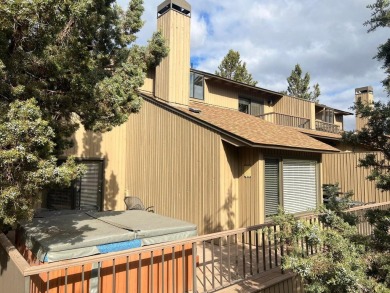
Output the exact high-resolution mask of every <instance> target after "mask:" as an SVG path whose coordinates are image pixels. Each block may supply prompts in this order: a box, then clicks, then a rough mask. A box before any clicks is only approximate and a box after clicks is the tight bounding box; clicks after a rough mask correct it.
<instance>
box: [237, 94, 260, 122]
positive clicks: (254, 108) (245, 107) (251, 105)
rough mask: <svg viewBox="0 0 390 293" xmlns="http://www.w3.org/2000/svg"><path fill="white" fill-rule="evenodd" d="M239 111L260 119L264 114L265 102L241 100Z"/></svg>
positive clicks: (239, 101)
mask: <svg viewBox="0 0 390 293" xmlns="http://www.w3.org/2000/svg"><path fill="white" fill-rule="evenodd" d="M238 111H240V112H243V113H246V114H250V115H253V116H257V117H258V116H260V115H263V114H264V102H260V101H255V100H252V99H248V98H239V99H238Z"/></svg>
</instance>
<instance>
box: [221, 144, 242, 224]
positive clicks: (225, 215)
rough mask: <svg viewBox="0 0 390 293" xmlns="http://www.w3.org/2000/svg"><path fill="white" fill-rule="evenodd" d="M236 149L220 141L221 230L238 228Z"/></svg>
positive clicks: (237, 167) (237, 164) (237, 165)
mask: <svg viewBox="0 0 390 293" xmlns="http://www.w3.org/2000/svg"><path fill="white" fill-rule="evenodd" d="M238 154H239V152H238V149H237V148H236V147H234V146H232V145H230V144H228V143H226V142H223V141H221V152H220V160H221V161H220V162H221V175H220V182H221V183H220V186H221V198H220V199H221V202H220V209H219V213H220V218H221V230H232V229H237V228H239V223H238V219H239V202H238V186H239V180H238V178H239V161H238Z"/></svg>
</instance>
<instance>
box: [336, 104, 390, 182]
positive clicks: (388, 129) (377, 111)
mask: <svg viewBox="0 0 390 293" xmlns="http://www.w3.org/2000/svg"><path fill="white" fill-rule="evenodd" d="M353 109H354V110H355V111H356V115H358V116H360V117H362V118H367V124H366V126H365V127H364V128H363V129H362V130H361V131H358V132H345V133H344V134H343V139H344V141H346V142H349V143H351V144H355V145H357V144H361V145H364V146H366V147H367V148H369V149H374V150H377V151H381V152H382V153H383V155H384V159H380V158H379V157H378V156H377V155H376V154H368V155H367V156H366V157H365V158H364V159H362V160H360V166H361V167H363V168H367V169H370V170H371V172H370V175H369V176H368V179H369V180H371V181H374V180H375V181H376V186H377V187H378V188H380V189H382V190H390V168H389V164H388V162H389V160H390V141H389V134H390V119H389V117H390V102H387V103H382V102H375V103H373V104H365V103H362V102H361V101H358V102H356V103H355V105H354V107H353Z"/></svg>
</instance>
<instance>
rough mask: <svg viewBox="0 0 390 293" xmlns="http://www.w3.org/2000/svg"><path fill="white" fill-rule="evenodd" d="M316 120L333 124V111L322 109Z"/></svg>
mask: <svg viewBox="0 0 390 293" xmlns="http://www.w3.org/2000/svg"><path fill="white" fill-rule="evenodd" d="M316 119H317V120H321V121H324V122H327V123H331V124H333V123H334V111H333V110H332V109H327V108H324V109H323V110H322V111H320V112H318V113H317V114H316Z"/></svg>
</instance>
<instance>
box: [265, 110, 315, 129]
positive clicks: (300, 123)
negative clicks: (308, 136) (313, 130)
mask: <svg viewBox="0 0 390 293" xmlns="http://www.w3.org/2000/svg"><path fill="white" fill-rule="evenodd" d="M258 117H259V118H261V119H263V120H266V121H269V122H272V123H275V124H278V125H284V126H291V127H299V128H306V129H310V119H306V118H302V117H296V116H291V115H286V114H280V113H275V112H272V113H267V114H263V115H260V116H258Z"/></svg>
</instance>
